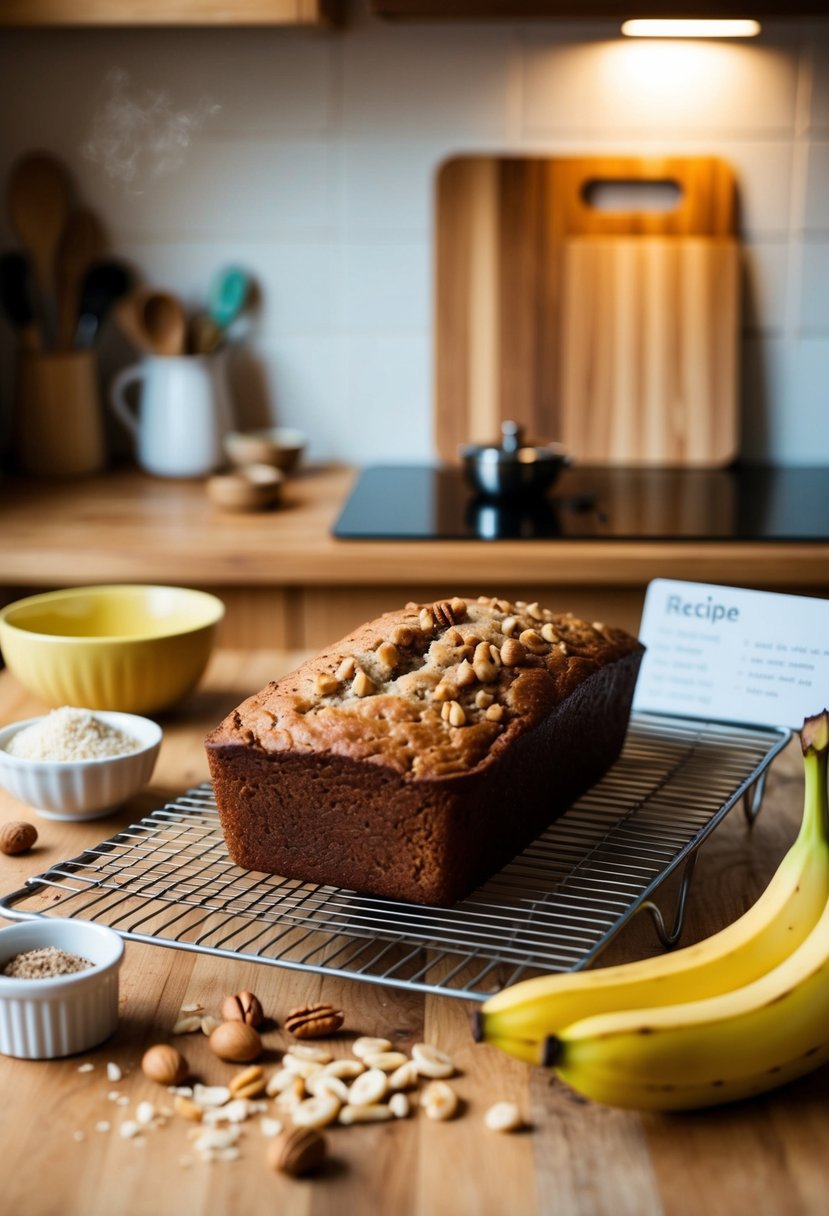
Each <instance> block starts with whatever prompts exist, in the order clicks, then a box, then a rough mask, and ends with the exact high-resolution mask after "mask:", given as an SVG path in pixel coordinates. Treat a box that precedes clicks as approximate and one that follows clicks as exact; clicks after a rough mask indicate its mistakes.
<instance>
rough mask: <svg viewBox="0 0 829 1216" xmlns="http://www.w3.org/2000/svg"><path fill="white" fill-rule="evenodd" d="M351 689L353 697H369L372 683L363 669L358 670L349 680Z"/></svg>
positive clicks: (372, 689)
mask: <svg viewBox="0 0 829 1216" xmlns="http://www.w3.org/2000/svg"><path fill="white" fill-rule="evenodd" d="M351 691H352V692H353V693H354V696H355V697H370V696H371V694H372V693H373V692H374V684H373V682H372V681H371V680H370V679H369V677H368V676H367V675H366V673H365V672H364V671H358V672H357V674H356V675H355V677H354V679H353V680H352V681H351Z"/></svg>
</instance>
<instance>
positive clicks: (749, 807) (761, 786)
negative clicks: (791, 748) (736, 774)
mask: <svg viewBox="0 0 829 1216" xmlns="http://www.w3.org/2000/svg"><path fill="white" fill-rule="evenodd" d="M768 771H769V770H768V769H767V768H764V769H763V771H762V773H761V774H760V776H759V777H758V778H757V780H756V781H755V782H754V784H753V785H750V786H749V787H748V789H747V790H746V792H745V793H744V794H743V814H744V815H745V817H746V820H747V822H748V826H749V827H751V826H752V824H753V823H754V820H755V819H756V818H757V816H758V815H759V814H760V807H761V806H762V805H763V794H764V793H765V790H766V777H767V776H768Z"/></svg>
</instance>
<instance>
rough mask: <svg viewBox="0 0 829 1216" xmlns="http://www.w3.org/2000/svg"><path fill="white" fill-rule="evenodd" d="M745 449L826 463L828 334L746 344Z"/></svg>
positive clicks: (781, 459)
mask: <svg viewBox="0 0 829 1216" xmlns="http://www.w3.org/2000/svg"><path fill="white" fill-rule="evenodd" d="M744 356H745V358H744V367H743V454H744V455H745V456H746V458H747V459H749V460H759V461H767V462H769V463H772V464H792V465H822V464H829V404H828V403H827V393H826V385H827V384H829V337H826V338H818V337H814V338H812V337H809V338H806V337H803V338H800V339H799V340H795V341H789V342H787V341H784V340H782V339H779V338H765V339H763V340H762V341H761V340H759V339H753V340H752V339H749V340H747V341H746V342H745V343H744Z"/></svg>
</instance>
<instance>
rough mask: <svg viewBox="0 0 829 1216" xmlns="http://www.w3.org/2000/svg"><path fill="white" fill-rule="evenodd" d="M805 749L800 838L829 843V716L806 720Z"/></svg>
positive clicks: (801, 739)
mask: <svg viewBox="0 0 829 1216" xmlns="http://www.w3.org/2000/svg"><path fill="white" fill-rule="evenodd" d="M800 745H801V747H802V748H803V775H804V781H805V789H804V795H803V822H802V824H801V826H800V833H799V835H800V837H801V838H802V839H804V840H805V839H810V840H814V841H826V840H827V839H829V783H828V782H827V767H829V712H827V711H826V710H825V709H824V710H823V712H822V713H819V714H815V716H814V717H812V718H807V719H806V720H805V722H804V723H803V728H802V730H801V732H800Z"/></svg>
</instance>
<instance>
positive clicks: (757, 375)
mask: <svg viewBox="0 0 829 1216" xmlns="http://www.w3.org/2000/svg"><path fill="white" fill-rule="evenodd" d="M113 69H121V70H123V71H124V72H126V73H128V75H129V81H128V83H127V85H126V88H127V90H128V91H129V94H130V96H132V97H134V98H138V99H141V100H143V101H146V99H147V96H148V93H149V91H155V92H156V93H163V94H165V95H166V96H167V97H168V98H169V101H170V102H171V104H172V106H173V107H174V109H175V111H177V112H184V113H190V114H195V113H203V109H204V106H205V105H207V106H209V105H211V104H212V105H214V106H216V107H218V109H217V110H216V111H215V113H213V114H212V116H209V117H206V118H205V119H204V121H203V123H202V125H201V126H200V127H199V128H198V129H197V130H194V131H193V133H192V137H191V140H190V144H189V146H188V147H187V148H186V149H183V150H182V153H181V156H180V160H181V163H180V164H179V165H178V167H177V168H174V169H170V170H169V171H168V172H166V173H165V172H159V173H157V174H156V173H154V172H153V168H154V166H155V168H159V164H158V158H159V157H160V156H161V155H162V153H161V152H157V153H156V155H155V159H154V157H153V154H152V153H151V152H150V151H149V150H148V149H147V147H146V146H145V147H144V148H143V149H142V151H141V155H140V157H139V161H138V165H139V170H140V171H139V174H138V176H137V178H136V180H135V182H134V183H132V184H131V185H127V186H125V185H123V184H118V183H117V182H113V181H111V180H110V179H109V178H108V177H107V176H106V174H105V172H104V170H103V168H102V166H101V165H100V164H99V163H93V162H92V161H90V160H89V159H87V157H86V156H85V154H84V150H83V149H84V145H85V144H86V143H87V142H88V140H89V137H90V133H91V131H92V124H93V118H94V116H95V114H96V113H98V114H100V113H101V108H102V106H103V105H104V104H105V100H106V97H107V87H106V85H105V81H106V78H107V75H108V73H111V71H112V70H113ZM0 101H2V107H0V131H1V132H2V141H1V142H0V173H2V177H3V179H4V180H5V176H6V174H7V171H8V166H9V164H10V163H11V161H12V159H13V158H14V157H15V156H16V155H18V154H19V153H20V152H21V151H23V150H25V149H27V148H30V147H36V146H40V147H46V148H49V149H51V150H53V151H54V152H56V153H58V154H59V155H60V156H61V157H62V158H64V160H65V161H66V162H67V163H68V165H69V166H70V168H71V170H72V173H73V175H74V178H75V181H76V183H77V186H78V190H79V194H80V195H81V196H82V198H83V199H84V201H85V202H86V203H87V204H88V205H90V206H91V207H93V208H94V209H95V210H96V211H97V212H98V213H99V214H100V215H101V216H102V217H103V218H104V219H105V221H106V224H107V227H108V229H109V232H110V237H111V243H112V247H113V249H114V250H115V251H117V252H119V253H121V254H123V255H125V256H127V257H129V258H130V259H132V260H133V261H134V262H135V263H136V264H137V265H138V266H139V267H140V268H141V269H142V271H143V273H144V276H145V278H146V279H147V280H148V281H149V282H151V283H154V284H156V285H163V286H166V287H169V288H172V289H174V290H176V291H178V292H180V293H181V294H182V295H183V296H184V298H185V299H186V300H187V301H188V302H189V303H190V304H192V305H194V306H195V305H196V304H197V303H198V302H199V301H200V299H202V297H203V294H204V291H205V289H206V286H207V283H208V281H209V279H210V276H211V273H212V272H213V271H214V270H215V269H216V268H217V267H219V266H221V265H222V264H225V263H227V262H230V261H234V262H240V263H242V264H244V265H245V266H246V267H248V268H249V269H250V270H251V271H252V272H253V274H254V275H255V277H256V278H257V280H258V282H259V284H260V286H261V292H262V300H263V306H262V312H261V316H260V317H259V319H258V321H257V323H256V327H255V330H254V332H253V333H252V334H251V336H250V339H249V341H248V343H247V345H246V347H245V348H244V349H243V350H241V351H239V352H238V353H237V354H236V355H235V356H234V362H233V368H232V371H233V383H234V389H235V396H236V403H237V411H238V413H239V416H240V421H242V422H247V423H255V422H260V421H264V420H266V419H267V417H272V418H273V419H274V420H277V421H279V422H280V423H283V424H286V425H291V426H298V427H301V428H302V429H304V430H307V431H308V432H309V434H310V435H311V437H312V441H313V445H312V451H313V454H314V455H316V456H318V457H334V458H338V459H339V458H342V459H348V460H354V461H370V460H386V459H391V460H405V459H428V458H430V457H431V455H432V441H431V396H432V341H431V323H432V241H431V238H432V201H433V198H432V196H433V176H434V171H435V168H436V166H437V165H438V164H439V163H440V161H441V160H442V159H443V158H445V157H446V156H448V155H451V154H455V153H458V152H464V151H486V152H502V153H503V152H511V151H512V152H522V153H571V154H572V153H589V152H614V151H615V152H628V153H633V154H635V153H649V152H654V153H663V152H677V153H689V154H690V153H713V154H718V155H721V156H723V157H725V158H726V159H727V160H728V161H729V162H730V163H731V164H732V165H733V166H734V168H735V170H736V172H737V174H738V178H739V183H740V196H741V225H742V229H741V236H742V238H743V240H744V242H745V245H746V252H745V281H746V293H745V294H746V308H745V321H744V328H745V332H744V342H743V348H744V386H743V443H742V450H743V452H744V454H745V455H746V456H747V457H749V458H752V459H770V460H774V461H777V462H781V463H793V464H795V463H829V29H827V28H826V27H825V26H824V27H823V28H822V30H820V29H819V30H818V31H817V32H815V31H810V30H809V29H808V28H806V27H798V26H796V25H783V26H778V27H777V28H776V30H775V29H772V30H770V31H769V32H767V33H766V34H764V35H763V36H762V37H761V38H760V39H759V40H755V41H753V42H751V43H728V42H725V41H723V42H682V43H680V42H676V43H658V42H651V41H643V42H635V41H634V42H631V41H628V40H622V39H619V38H617V37H615V29H614V27H611V26H609V25H598V26H596V25H592V26H586V25H581V26H573V25H565V26H562V25H560V24H549V25H543V24H532V25H529V24H528V25H523V26H510V25H507V26H504V25H471V24H460V25H434V26H417V25H415V26H405V25H401V26H395V25H387V24H384V23H381V22H379V21H376V20H373V19H372V18H370V17H369V16H368V15H367V12H366V7H365V5H363V4H362V3H358V4H352V5H351V7H350V10H349V20H348V23H347V26H346V28H345V30H343V31H340V32H337V33H334V34H322V33H309V32H298V31H290V30H236V29H230V30H228V29H220V30H189V31H185V30H180V31H169V30H167V31H165V30H122V31H85V30H37V31H25V32H23V31H20V32H12V33H6V34H3V35H0ZM99 150H101V149H99ZM103 151H105V149H103ZM170 152H171V149H170V148H169V147H167V148H166V149H165V150H164V151H163V155H164V156H169V155H170ZM163 167H164V166H161V168H163ZM120 168H121V170H122V174H123V173H124V172H125V170H124V166H123V165H121V166H120ZM0 227H2V231H1V232H0V236H2V241H3V246H4V247H5V246H6V245H7V244H8V241H9V240H10V233H9V232H8V230H7V227H6V221H5V220H3V221H2V225H0ZM0 340H1V341H2V348H1V349H2V351H3V353H4V354H9V353H10V351H11V345H10V341H9V338H8V333H7V332H5V327H4V333H3V336H2V339H0ZM129 358H130V352H129V350H128V349H127V348H126V347H125V346H124V345H123V343H122V341H121V340H120V338H119V337H118V336H117V335H116V334H114V333H112V332H109V333H108V334H107V339H106V342H105V345H104V349H103V351H102V364H103V366H104V371H105V374H108V373H109V372H110V371H111V370H112V368H113V367H114V366H116V365H117V364H119V363H123V362H125V361H127V360H128V359H129ZM4 362H5V363H6V368H5V369H4V370H5V372H6V374H5V376H4V383H3V385H2V388H3V401H4V403H7V402H8V392H9V387H8V381H9V375H8V364H9V362H10V360H8V359H5V360H4Z"/></svg>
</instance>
